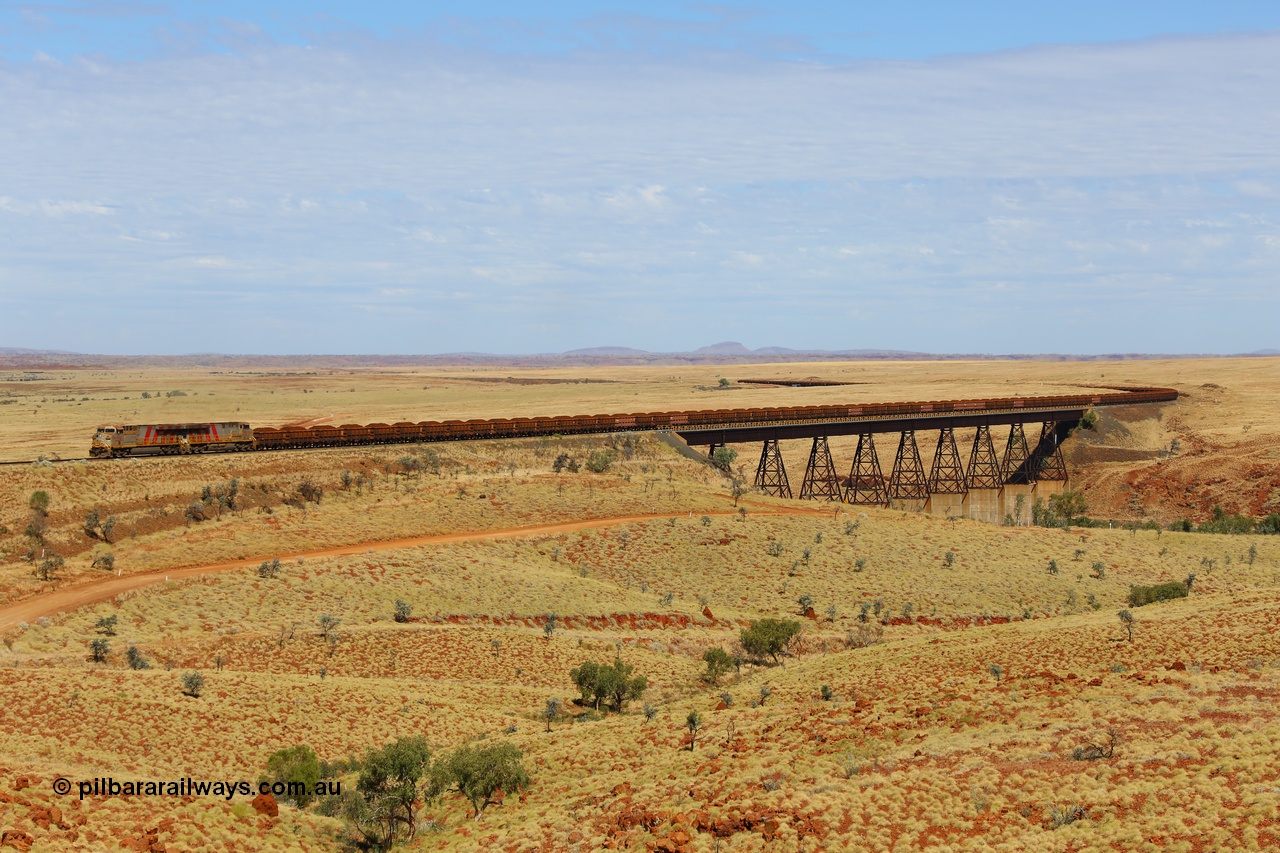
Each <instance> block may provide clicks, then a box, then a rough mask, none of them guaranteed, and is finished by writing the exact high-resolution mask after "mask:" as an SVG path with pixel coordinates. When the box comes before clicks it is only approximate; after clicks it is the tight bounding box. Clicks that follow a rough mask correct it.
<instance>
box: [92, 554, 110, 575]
mask: <svg viewBox="0 0 1280 853" xmlns="http://www.w3.org/2000/svg"><path fill="white" fill-rule="evenodd" d="M89 568H92V569H103V570H105V571H108V572H113V571H115V568H116V555H115V554H109V553H108V554H99V555H98V556H97V557H94V558H93V562H92V563H90V564H89Z"/></svg>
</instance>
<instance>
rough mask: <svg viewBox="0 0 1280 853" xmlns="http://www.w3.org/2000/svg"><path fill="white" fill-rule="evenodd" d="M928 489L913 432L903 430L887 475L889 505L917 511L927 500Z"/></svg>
mask: <svg viewBox="0 0 1280 853" xmlns="http://www.w3.org/2000/svg"><path fill="white" fill-rule="evenodd" d="M928 487H929V483H928V481H927V479H926V478H925V474H924V463H923V462H922V461H921V460H920V448H919V447H918V446H917V445H916V433H915V430H910V429H908V430H903V431H902V434H901V436H899V438H898V453H897V455H896V456H895V457H894V460H893V472H892V473H890V475H889V504H890V505H891V506H893V507H895V508H897V509H910V510H915V511H919V510H921V509H923V508H924V503H925V501H926V500H928V498H929V488H928Z"/></svg>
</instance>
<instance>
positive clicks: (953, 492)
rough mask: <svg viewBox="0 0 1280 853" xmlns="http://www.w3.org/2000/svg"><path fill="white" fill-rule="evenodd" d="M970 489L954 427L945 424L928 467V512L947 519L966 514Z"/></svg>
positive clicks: (939, 433)
mask: <svg viewBox="0 0 1280 853" xmlns="http://www.w3.org/2000/svg"><path fill="white" fill-rule="evenodd" d="M968 490H969V489H968V486H967V480H966V479H965V476H964V465H963V463H962V462H961V461H960V450H959V448H958V447H956V434H955V430H954V429H952V428H951V427H943V428H942V429H941V430H940V431H939V432H938V447H937V449H936V450H935V451H934V453H933V465H932V466H931V468H930V470H929V501H928V503H927V504H926V506H925V512H928V513H929V514H930V515H937V516H942V517H944V518H952V517H955V516H961V515H964V496H965V493H966V492H968Z"/></svg>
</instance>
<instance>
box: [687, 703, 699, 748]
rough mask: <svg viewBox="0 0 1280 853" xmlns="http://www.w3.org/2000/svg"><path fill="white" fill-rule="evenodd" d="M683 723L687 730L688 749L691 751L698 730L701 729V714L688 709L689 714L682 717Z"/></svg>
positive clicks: (696, 738)
mask: <svg viewBox="0 0 1280 853" xmlns="http://www.w3.org/2000/svg"><path fill="white" fill-rule="evenodd" d="M684 725H685V728H687V729H688V730H689V751H690V752H693V748H694V746H695V744H696V742H697V740H698V732H700V731H702V715H701V714H699V713H698V712H697V711H690V712H689V716H687V717H685V718H684Z"/></svg>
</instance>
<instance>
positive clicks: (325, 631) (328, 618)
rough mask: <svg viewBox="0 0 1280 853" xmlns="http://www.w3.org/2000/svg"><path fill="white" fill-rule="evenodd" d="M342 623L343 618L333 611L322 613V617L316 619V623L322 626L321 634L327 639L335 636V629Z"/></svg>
mask: <svg viewBox="0 0 1280 853" xmlns="http://www.w3.org/2000/svg"><path fill="white" fill-rule="evenodd" d="M341 623H342V620H341V619H339V618H338V617H337V616H334V615H333V614H332V613H322V614H320V618H319V619H317V620H316V624H317V625H319V627H320V636H321V637H323V638H324V639H325V640H326V641H327V640H329V638H330V637H332V636H333V632H334V630H335V629H336V628H337V627H338V625H339V624H341Z"/></svg>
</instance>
